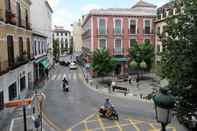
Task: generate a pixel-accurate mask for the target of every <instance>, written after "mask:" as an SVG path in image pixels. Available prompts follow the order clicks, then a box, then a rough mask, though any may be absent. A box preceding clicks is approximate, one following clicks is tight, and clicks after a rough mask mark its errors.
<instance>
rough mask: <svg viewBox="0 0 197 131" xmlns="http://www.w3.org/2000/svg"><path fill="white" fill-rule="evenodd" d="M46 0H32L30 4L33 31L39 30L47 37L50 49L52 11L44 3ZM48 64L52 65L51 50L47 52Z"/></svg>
mask: <svg viewBox="0 0 197 131" xmlns="http://www.w3.org/2000/svg"><path fill="white" fill-rule="evenodd" d="M45 1H46V0H32V1H31V2H32V4H31V6H30V14H31V16H30V17H31V18H30V20H31V24H32V30H33V32H39V33H41V34H42V35H44V36H46V37H47V45H48V49H49V48H50V49H52V48H53V46H52V12H51V10H50V9H49V7H48V6H47V5H46V3H45ZM48 58H49V66H51V65H52V59H53V58H52V51H51V52H49V54H48Z"/></svg>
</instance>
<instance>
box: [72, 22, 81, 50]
mask: <svg viewBox="0 0 197 131" xmlns="http://www.w3.org/2000/svg"><path fill="white" fill-rule="evenodd" d="M72 34H73V49H74V52H81V51H82V46H83V41H82V27H81V21H80V20H79V21H78V22H74V23H73V24H72Z"/></svg>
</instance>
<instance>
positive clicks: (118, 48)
mask: <svg viewBox="0 0 197 131" xmlns="http://www.w3.org/2000/svg"><path fill="white" fill-rule="evenodd" d="M114 51H115V52H114V53H115V55H121V54H122V40H121V39H115V45H114Z"/></svg>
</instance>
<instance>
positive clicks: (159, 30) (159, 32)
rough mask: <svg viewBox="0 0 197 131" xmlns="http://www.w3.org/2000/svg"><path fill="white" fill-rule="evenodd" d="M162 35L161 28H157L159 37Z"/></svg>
mask: <svg viewBox="0 0 197 131" xmlns="http://www.w3.org/2000/svg"><path fill="white" fill-rule="evenodd" d="M160 34H161V29H160V27H157V35H160Z"/></svg>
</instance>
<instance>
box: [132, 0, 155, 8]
mask: <svg viewBox="0 0 197 131" xmlns="http://www.w3.org/2000/svg"><path fill="white" fill-rule="evenodd" d="M138 7H148V8H156V7H157V6H156V5H153V4H151V3H148V2H144V1H143V0H139V1H138V2H137V3H136V4H135V5H134V6H132V7H131V8H138Z"/></svg>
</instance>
